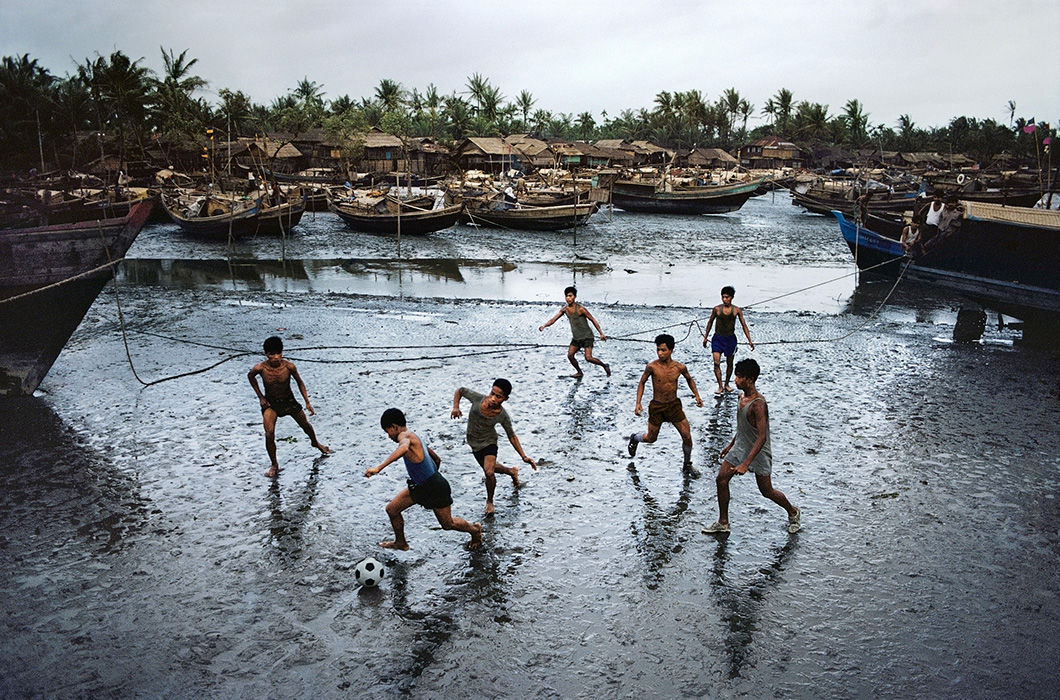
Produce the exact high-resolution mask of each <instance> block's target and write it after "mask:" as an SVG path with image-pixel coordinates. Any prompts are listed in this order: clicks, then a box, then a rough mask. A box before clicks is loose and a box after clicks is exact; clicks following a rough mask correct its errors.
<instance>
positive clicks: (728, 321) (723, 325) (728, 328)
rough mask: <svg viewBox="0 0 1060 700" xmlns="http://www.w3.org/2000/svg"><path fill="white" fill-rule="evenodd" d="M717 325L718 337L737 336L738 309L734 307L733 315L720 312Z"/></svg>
mask: <svg viewBox="0 0 1060 700" xmlns="http://www.w3.org/2000/svg"><path fill="white" fill-rule="evenodd" d="M719 308H724V307H719ZM716 324H717V325H715V326H714V331H715V332H716V333H717V334H718V335H736V307H735V306H734V307H733V308H732V313H731V314H727V313H724V312H723V311H719V312H718V320H717V321H716Z"/></svg>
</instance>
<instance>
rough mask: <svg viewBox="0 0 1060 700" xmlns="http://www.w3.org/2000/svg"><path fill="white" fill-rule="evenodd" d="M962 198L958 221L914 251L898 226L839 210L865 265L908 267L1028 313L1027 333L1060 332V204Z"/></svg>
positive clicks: (880, 270) (878, 269) (917, 276)
mask: <svg viewBox="0 0 1060 700" xmlns="http://www.w3.org/2000/svg"><path fill="white" fill-rule="evenodd" d="M961 204H962V205H963V207H964V211H965V214H964V218H963V219H962V221H961V225H960V228H959V229H958V230H957V231H956V232H955V233H954V234H952V235H950V236H947V237H945V238H943V239H941V240H940V241H939V242H938V245H936V246H935V247H932V248H929V250H928V251H927V252H925V253H923V254H921V255H919V256H916V257H905V256H904V251H903V249H902V246H901V244H900V243H899V242H898V240H897V235H896V234H895V232H894V229H893V228H892V229H891V230H890V231H887V232H881V231H876V230H873V229H871V228H865V227H863V226H860V225H857V224H856V223H855V222H853V221H850V220H848V219H847V218H846V216H845V215H844V214H843V213H842V212H839V211H836V212H833V214H834V215H835V217H836V219H837V220H838V221H839V227H840V231H841V232H842V234H843V239H844V240H845V241H846V242H847V245H848V246H849V247H850V250H851V252H852V253H853V254H854V256H855V260H856V261H857V265H858V267H859V268H860V269H863V270H864V269H868V268H872V272H874V273H877V274H882V275H886V276H891V277H895V276H897V275H898V274H899V272H900V271H902V270H903V269H905V277H906V278H909V279H912V280H914V281H918V282H924V283H926V284H931V285H935V286H938V287H942V288H945V289H947V290H950V291H953V292H957V293H958V294H961V295H963V296H965V297H968V298H971V299H973V300H975V301H977V302H979V303H981V304H983V305H984V306H987V307H989V308H992V309H996V310H998V311H1000V312H1002V313H1004V314H1007V315H1009V316H1013V317H1015V318H1018V319H1021V320H1023V321H1024V323H1025V325H1024V338H1025V339H1026V338H1027V337H1028V333H1029V334H1030V335H1031V336H1032V337H1033V336H1041V337H1050V338H1055V337H1057V336H1058V335H1060V276H1058V275H1057V274H1056V271H1057V269H1060V211H1053V210H1048V209H1029V208H1022V207H1006V206H1002V205H999V204H984V203H982V202H968V201H962V202H961ZM869 225H870V226H871V225H872V220H870V222H869Z"/></svg>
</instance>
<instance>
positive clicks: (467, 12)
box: [0, 0, 1060, 127]
mask: <svg viewBox="0 0 1060 700" xmlns="http://www.w3.org/2000/svg"><path fill="white" fill-rule="evenodd" d="M1058 36H1060V2H1057V1H1056V0H1023V1H1021V2H1018V3H1000V2H996V0H961V1H958V0H933V1H930V2H919V3H914V2H895V0H884V1H880V0H835V1H833V0H827V1H822V2H798V1H797V0H788V1H786V2H785V1H783V0H762V1H759V2H754V1H740V0H721V1H715V0H707V1H703V2H690V1H685V0H677V1H672V2H667V1H665V0H663V1H656V2H640V1H636V2H634V1H632V0H613V1H612V2H596V1H592V2H583V1H578V0H568V1H567V2H558V1H556V0H524V1H522V2H508V1H507V0H493V1H491V2H476V1H475V0H435V1H434V2H430V3H418V2H417V3H413V2H401V1H399V0H391V2H388V3H381V2H370V3H368V2H357V1H350V0H347V1H346V2H332V1H330V0H303V1H301V2H294V3H287V2H278V1H277V0H270V1H268V2H260V1H259V2H246V1H245V0H235V1H232V2H217V1H213V2H204V1H200V0H185V1H183V2H168V1H166V2H163V1H160V0H141V1H139V2H128V1H126V0H107V1H101V0H84V1H80V2H79V1H78V0H73V1H71V0H35V1H26V0H0V55H2V56H12V55H19V56H20V55H22V54H23V53H28V54H29V55H30V57H31V58H36V59H38V62H39V63H40V64H41V65H42V66H44V67H45V68H47V69H49V70H50V71H51V72H52V73H53V74H55V75H59V76H62V75H65V74H67V73H72V72H74V71H75V66H76V64H77V63H79V62H83V61H84V59H85V58H88V57H91V56H94V55H96V54H97V53H98V54H102V55H107V54H109V53H110V52H112V51H114V50H121V51H123V52H124V53H125V54H126V55H128V56H130V57H131V58H133V59H138V58H142V59H143V61H142V65H144V66H147V67H149V68H152V69H154V70H159V69H161V66H162V60H161V50H160V49H161V48H162V47H164V48H166V49H173V50H174V51H175V52H176V53H178V54H179V53H180V52H181V51H183V50H184V49H188V56H189V57H191V58H197V59H198V61H199V62H198V63H197V64H196V66H195V68H194V72H195V73H196V74H198V75H200V76H202V77H203V78H205V79H206V80H208V81H210V85H209V87H208V89H207V91H206V92H205V94H204V96H205V97H206V98H207V99H208V100H209V101H211V102H214V103H216V100H217V98H216V91H217V90H218V89H220V88H230V89H238V90H243V91H244V92H246V93H247V94H249V95H250V96H251V98H252V99H254V100H255V101H256V102H261V103H265V104H268V103H270V102H271V101H272V100H273V99H274V98H276V97H278V96H280V95H282V94H285V93H286V92H288V91H289V90H290V89H291V88H293V87H294V86H295V85H296V84H297V82H298V81H299V80H301V79H302V78H303V77H308V78H309V79H310V80H313V81H315V82H317V83H318V84H320V85H322V86H323V88H324V92H325V98H326V99H333V98H335V97H338V96H340V95H344V94H347V95H349V96H350V97H353V98H355V99H356V98H359V97H370V96H371V95H372V94H373V93H374V90H375V87H376V86H377V85H378V84H379V81H380V80H381V79H383V78H390V79H392V80H396V81H399V82H400V83H401V84H402V85H403V86H404V87H405V88H417V89H419V90H420V91H421V92H422V91H423V89H424V88H426V87H427V85H428V84H429V83H434V84H435V85H436V86H437V87H438V89H439V92H441V93H442V94H449V93H451V92H453V91H463V90H465V84H466V82H467V78H468V76H470V75H471V74H472V73H479V74H481V75H484V76H486V77H487V78H489V80H490V82H491V83H492V84H493V85H495V86H497V87H499V88H500V90H501V92H502V93H503V94H504V96H505V97H506V98H507V99H509V100H511V99H514V98H515V96H516V95H518V93H519V92H520V91H521V90H528V91H529V92H530V93H531V94H532V95H533V96H534V98H535V99H536V100H537V103H536V105H535V109H536V108H540V109H547V110H550V111H553V112H568V113H573V114H574V115H575V116H576V115H577V114H578V113H580V112H582V111H589V112H591V113H592V114H593V116H594V118H595V119H596V120H597V121H600V120H601V111H602V110H606V111H607V113H608V114H609V115H617V114H618V112H619V111H621V110H622V109H626V108H632V109H638V108H641V107H645V108H649V109H650V108H651V107H652V103H653V100H654V98H655V95H656V94H657V93H659V92H660V91H662V90H668V91H670V92H674V91H678V90H681V91H684V90H690V89H698V90H700V91H701V92H702V93H704V95H705V97H706V99H707V100H709V101H713V100H715V99H717V98H718V96H720V95H721V93H722V92H723V91H724V90H725V89H726V88H730V87H734V88H736V89H737V90H738V91H739V92H740V94H741V96H743V97H744V98H746V99H747V100H749V101H750V102H751V103H752V104H753V105H754V107H755V115H756V117H755V119H753V120H752V121H751V122H750V123H749V126H752V127H753V126H756V125H758V124H761V123H762V120H763V117H761V116H760V115H761V110H762V106H763V105H764V103H765V101H766V100H767V99H768V98H769V97H770V96H771V95H774V94H775V93H776V92H777V90H778V89H780V88H782V87H783V88H787V89H789V90H791V91H792V93H793V95H794V98H795V100H796V101H799V100H809V101H811V102H820V103H823V104H827V105H828V106H829V114H831V115H835V114H838V113H840V112H841V111H842V109H843V105H844V104H845V103H846V101H847V100H849V99H852V98H855V99H858V100H860V101H861V103H862V105H863V109H864V110H865V111H866V112H867V113H868V114H869V121H870V123H871V124H879V123H883V124H886V125H888V126H892V127H893V126H895V123H896V121H897V119H898V116H899V115H901V114H908V115H909V116H910V117H912V119H913V121H914V122H915V123H916V124H917V125H918V126H943V125H945V124H946V123H948V122H949V120H950V119H951V118H952V117H954V116H959V115H966V116H972V117H977V118H980V119H986V118H993V119H996V120H997V121H999V122H1002V123H1007V122H1008V119H1009V115H1008V109H1007V107H1006V105H1007V104H1008V101H1009V100H1014V101H1015V102H1016V116H1017V117H1019V116H1024V117H1027V118H1031V117H1035V118H1037V119H1038V120H1045V121H1049V122H1050V123H1052V124H1054V125H1055V124H1056V123H1057V121H1060V89H1058V88H1057V85H1056V81H1055V73H1056V71H1055V69H1054V68H1053V62H1054V61H1055V60H1056V56H1057V55H1060V45H1058V44H1060V40H1058V39H1057V37H1058Z"/></svg>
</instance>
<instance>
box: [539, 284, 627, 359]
mask: <svg viewBox="0 0 1060 700" xmlns="http://www.w3.org/2000/svg"><path fill="white" fill-rule="evenodd" d="M563 296H564V298H565V299H566V300H567V303H566V305H565V306H562V307H560V310H559V311H557V312H556V315H555V316H553V317H552V318H550V319H549V320H547V321H545V325H543V326H541V327H540V328H538V329H537V330H539V331H543V330H545V329H546V328H548V327H549V326H551V325H552V324H553V323H555V322H556V321H558V320H559V317H560V316H563V315H566V316H567V320H568V321H569V322H570V332H571V339H570V347H569V348H567V360H568V361H569V362H570V363H571V364H572V365H574V374H573V375H571V376H572V377H574V378H575V379H581V378H582V368H581V367H580V366H579V365H578V360H577V359H576V358H575V355H577V354H578V350H580V349H583V350H584V351H585V361H586V362H591V363H593V364H594V365H600V366H601V367H603V368H604V374H606V375H607V376H609V377H610V376H611V366H610V365H608V364H607V363H606V362H603V361H602V360H600V359H598V358H595V357H593V332H592V330H591V329H590V328H589V323H590V322H592V324H593V325H594V326H596V332H597V333H599V334H600V340H601V341H603V340H607V336H606V335H604V331H603V329H602V328H600V324H599V323H597V322H596V319H595V318H593V315H592V314H591V313H589V310H588V309H586V308H585V307H584V306H582V305H581V304H579V303H578V302H577V301H575V298H576V297H577V296H578V290H577V289H575V288H574V287H567V288H566V289H564V290H563Z"/></svg>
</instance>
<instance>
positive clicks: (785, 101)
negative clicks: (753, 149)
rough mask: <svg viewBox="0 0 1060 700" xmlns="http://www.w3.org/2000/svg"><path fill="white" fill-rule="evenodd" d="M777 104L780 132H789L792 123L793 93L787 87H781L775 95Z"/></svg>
mask: <svg viewBox="0 0 1060 700" xmlns="http://www.w3.org/2000/svg"><path fill="white" fill-rule="evenodd" d="M773 99H774V101H775V102H776V106H777V131H778V132H779V133H780V134H784V133H786V132H787V130H788V127H789V125H790V124H791V112H792V94H791V90H788V89H787V88H780V89H779V90H777V94H776V95H774V96H773Z"/></svg>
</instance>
